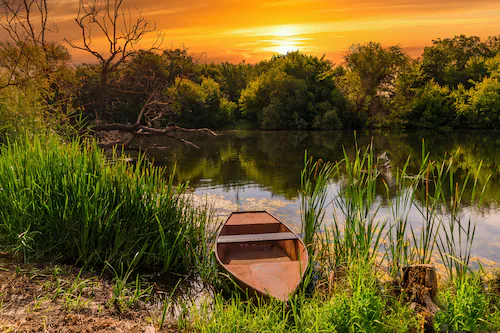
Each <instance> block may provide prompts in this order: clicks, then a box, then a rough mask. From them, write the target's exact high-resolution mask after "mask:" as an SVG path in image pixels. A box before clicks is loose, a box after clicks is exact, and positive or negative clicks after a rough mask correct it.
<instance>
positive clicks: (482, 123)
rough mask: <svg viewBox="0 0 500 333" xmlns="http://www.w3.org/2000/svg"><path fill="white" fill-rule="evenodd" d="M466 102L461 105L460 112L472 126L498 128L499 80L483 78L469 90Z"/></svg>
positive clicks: (499, 119)
mask: <svg viewBox="0 0 500 333" xmlns="http://www.w3.org/2000/svg"><path fill="white" fill-rule="evenodd" d="M468 94H469V96H468V97H469V98H468V103H467V104H464V105H462V108H461V110H462V112H463V113H464V115H465V117H466V118H467V120H468V125H469V127H473V128H487V129H499V128H500V81H499V80H498V78H485V79H484V80H483V81H481V82H478V83H476V85H475V86H474V87H473V88H471V89H470V90H469V93H468Z"/></svg>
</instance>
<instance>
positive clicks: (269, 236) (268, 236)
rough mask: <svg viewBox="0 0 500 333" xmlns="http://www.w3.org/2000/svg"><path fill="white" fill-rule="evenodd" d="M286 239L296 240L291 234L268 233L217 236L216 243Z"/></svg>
mask: <svg viewBox="0 0 500 333" xmlns="http://www.w3.org/2000/svg"><path fill="white" fill-rule="evenodd" d="M288 239H297V236H295V234H294V233H293V232H269V233H265V234H247V235H226V236H219V238H218V239H217V243H219V244H229V243H246V242H271V241H280V240H288Z"/></svg>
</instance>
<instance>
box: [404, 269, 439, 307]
mask: <svg viewBox="0 0 500 333" xmlns="http://www.w3.org/2000/svg"><path fill="white" fill-rule="evenodd" d="M402 273H403V274H402V276H403V280H402V282H403V290H404V292H405V293H406V294H407V296H408V298H409V301H410V302H415V303H417V304H420V305H423V306H425V307H426V308H427V309H428V310H429V311H431V312H432V313H433V314H434V313H436V312H437V311H439V307H438V306H437V305H436V303H434V302H435V300H436V293H437V275H436V268H435V267H434V266H432V265H412V266H407V267H403V269H402Z"/></svg>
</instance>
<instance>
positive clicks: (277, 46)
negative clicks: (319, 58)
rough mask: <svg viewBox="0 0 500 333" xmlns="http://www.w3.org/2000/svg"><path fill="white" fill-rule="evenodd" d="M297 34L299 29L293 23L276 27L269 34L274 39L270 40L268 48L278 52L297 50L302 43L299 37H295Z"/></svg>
mask: <svg viewBox="0 0 500 333" xmlns="http://www.w3.org/2000/svg"><path fill="white" fill-rule="evenodd" d="M299 34H300V31H299V29H298V27H297V26H295V25H282V26H278V27H276V28H275V29H274V31H273V32H272V34H271V35H272V36H273V37H274V39H273V40H271V41H270V42H271V44H272V46H271V47H270V50H271V51H273V52H275V53H279V54H286V53H288V52H292V51H297V50H298V49H299V46H300V45H301V44H302V43H303V42H302V40H301V38H297V36H298V35H299Z"/></svg>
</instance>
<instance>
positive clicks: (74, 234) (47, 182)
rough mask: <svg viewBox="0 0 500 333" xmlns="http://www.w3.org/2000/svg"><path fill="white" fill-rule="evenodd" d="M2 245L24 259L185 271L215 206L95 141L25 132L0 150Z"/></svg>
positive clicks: (159, 171) (151, 168)
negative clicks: (108, 153)
mask: <svg viewBox="0 0 500 333" xmlns="http://www.w3.org/2000/svg"><path fill="white" fill-rule="evenodd" d="M0 155H1V159H0V248H1V249H2V250H6V251H9V252H11V253H13V254H14V255H16V256H17V257H18V258H19V259H21V260H23V261H31V260H63V261H70V262H74V263H78V264H81V265H87V266H90V267H93V266H97V267H105V266H110V267H113V269H114V270H115V271H120V270H123V268H124V266H125V269H126V270H127V271H130V272H131V271H136V270H154V271H161V272H186V271H187V270H188V269H189V268H190V267H191V266H192V265H194V264H197V261H196V260H197V259H196V256H197V252H198V249H199V246H200V243H203V241H204V239H205V237H204V236H205V235H204V233H205V229H206V224H207V221H208V219H209V217H210V216H209V214H210V213H209V211H208V210H207V209H204V208H195V207H193V206H192V205H191V204H190V201H189V198H188V197H187V196H185V195H184V190H185V185H183V184H181V185H179V186H174V184H173V179H172V177H168V176H167V177H166V176H165V170H164V169H161V168H158V167H154V166H151V165H149V164H147V162H146V161H145V160H144V159H143V158H139V160H138V161H137V162H136V163H135V164H129V163H127V162H126V161H125V159H124V158H122V156H120V155H118V154H116V153H113V156H112V158H111V160H110V159H108V158H106V157H105V156H104V154H103V153H102V151H101V150H100V149H99V148H98V147H97V145H96V144H95V143H92V142H87V143H84V144H81V143H79V142H76V141H73V142H70V143H64V142H62V141H61V140H60V139H59V138H58V137H56V136H54V135H51V136H34V137H25V138H24V139H21V140H18V141H16V142H13V143H9V144H7V145H4V146H3V147H1V148H0Z"/></svg>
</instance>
